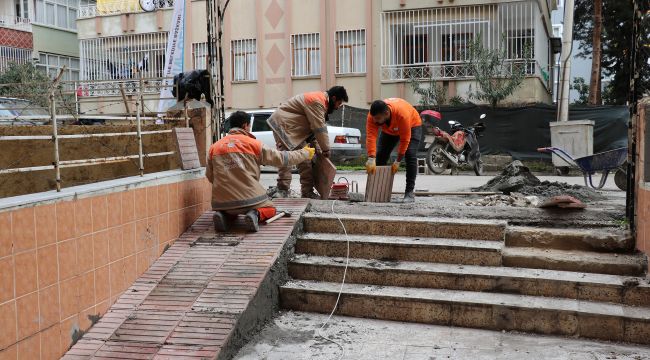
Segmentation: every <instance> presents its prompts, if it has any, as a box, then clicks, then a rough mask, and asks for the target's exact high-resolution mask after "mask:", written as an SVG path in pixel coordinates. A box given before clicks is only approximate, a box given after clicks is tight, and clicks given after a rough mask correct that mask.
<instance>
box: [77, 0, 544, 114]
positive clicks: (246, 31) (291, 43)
mask: <svg viewBox="0 0 650 360" xmlns="http://www.w3.org/2000/svg"><path fill="white" fill-rule="evenodd" d="M173 1H185V6H186V9H187V10H186V31H185V64H184V68H185V70H191V69H202V68H206V66H207V34H206V4H205V1H201V0H198V1H190V0H161V1H159V2H157V5H159V6H158V7H159V9H158V10H157V11H154V12H143V11H142V10H140V9H139V6H138V5H137V2H136V3H134V2H133V1H132V0H122V1H120V0H117V1H113V3H115V4H117V5H115V6H113V7H112V8H110V9H109V8H107V7H103V8H100V7H99V6H98V5H90V6H87V7H82V9H81V11H80V14H79V20H78V28H79V39H80V46H81V70H82V73H81V77H82V79H85V80H93V81H101V80H106V81H112V82H113V83H114V82H115V81H124V82H128V81H129V79H130V78H131V77H133V76H134V75H133V74H134V73H135V72H134V71H133V69H134V68H135V67H139V68H142V65H143V64H145V63H146V64H147V66H146V71H145V75H146V76H149V77H151V78H155V77H158V76H160V75H161V74H162V64H163V59H164V52H165V44H166V39H167V32H168V31H169V26H170V19H171V13H172V11H171V8H172V7H173ZM555 8H556V3H555V0H521V1H508V0H501V1H492V0H490V1H488V0H435V1H431V0H355V1H349V0H236V1H235V0H233V1H231V2H230V5H229V7H228V9H227V12H226V17H225V23H224V53H225V54H224V55H225V56H224V69H225V74H224V75H225V92H226V94H225V95H226V96H225V101H226V107H227V108H230V109H260V108H273V107H276V106H278V105H279V104H280V103H281V102H282V101H284V100H286V99H287V98H289V97H291V96H292V95H295V94H298V93H301V92H305V91H313V90H316V89H326V88H328V87H330V86H332V85H343V86H345V87H346V88H347V89H348V93H349V95H350V105H353V106H358V107H367V106H368V104H369V103H370V102H371V101H372V100H373V99H378V98H387V97H393V96H398V97H403V98H406V99H408V100H410V101H412V102H417V97H416V95H415V94H413V91H412V90H411V88H410V86H409V84H408V81H409V79H421V80H424V79H428V78H431V77H433V78H435V79H437V80H439V81H441V82H442V84H443V86H444V87H445V88H446V90H447V94H448V96H449V97H453V96H460V97H463V98H467V94H468V91H469V90H470V87H473V88H475V86H476V84H475V82H474V81H473V79H472V76H471V74H470V73H469V72H468V70H467V67H466V66H465V65H464V63H465V62H466V61H467V60H468V59H467V57H468V52H467V47H468V45H469V43H470V41H471V40H472V39H473V38H474V37H476V36H478V35H480V36H481V39H482V41H483V43H484V44H485V45H486V46H489V47H499V46H504V47H506V51H507V54H508V57H509V58H510V61H511V62H512V63H513V66H515V64H518V65H517V66H522V62H525V64H523V66H525V69H526V74H527V76H526V79H525V81H524V84H523V85H522V87H521V88H520V89H519V90H518V91H517V93H516V94H515V95H513V96H512V97H511V98H509V99H507V100H506V101H505V102H506V103H507V102H511V103H530V102H544V103H550V102H552V95H551V94H552V88H553V75H552V74H553V71H552V68H553V66H554V56H553V53H552V50H551V46H550V42H551V38H552V37H553V29H552V23H551V21H550V14H551V11H552V10H554V9H555ZM525 49H529V54H530V55H531V56H532V59H531V60H528V61H524V60H522V58H523V56H524V52H525ZM131 81H132V80H131ZM153 91H154V90H153V88H152V89H151V90H150V92H151V93H152V94H153ZM89 95H90V96H97V97H104V98H106V101H111V99H113V100H114V98H113V97H117V96H118V94H117V93H115V92H114V91H113V92H112V93H111V92H101V91H95V92H93V91H91V92H90V93H89ZM115 106H116V108H112V111H116V110H117V109H118V108H119V106H120V105H119V104H117V105H115ZM149 107H151V108H155V105H154V104H151V105H150V106H149Z"/></svg>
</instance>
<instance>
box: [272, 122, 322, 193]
mask: <svg viewBox="0 0 650 360" xmlns="http://www.w3.org/2000/svg"><path fill="white" fill-rule="evenodd" d="M273 137H274V138H275V144H276V147H277V149H278V150H279V151H291V150H295V149H288V148H287V147H286V146H285V145H284V143H282V141H281V140H280V138H279V137H278V136H277V135H276V134H275V133H273ZM305 145H306V143H302V144H300V146H299V147H298V148H302V147H304V146H305ZM298 172H299V173H300V195H302V196H306V195H309V194H311V192H312V191H313V190H314V177H313V174H312V170H311V160H306V161H304V162H301V163H300V164H298ZM290 189H291V168H290V167H288V166H287V167H281V168H279V169H278V190H287V191H289V190H290Z"/></svg>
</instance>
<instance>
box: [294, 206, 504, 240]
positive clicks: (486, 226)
mask: <svg viewBox="0 0 650 360" xmlns="http://www.w3.org/2000/svg"><path fill="white" fill-rule="evenodd" d="M303 219H304V227H305V232H314V233H336V234H338V233H340V234H342V233H343V228H342V227H341V224H340V223H339V219H340V221H341V222H343V224H344V225H345V228H346V230H347V232H348V234H364V235H381V236H409V237H428V238H443V239H482V240H498V241H503V238H504V235H505V229H506V222H505V221H491V220H476V219H447V218H419V217H400V216H375V217H372V218H369V217H368V216H367V215H352V214H343V215H339V218H337V217H336V216H335V215H334V214H321V213H319V214H310V213H308V214H305V216H304V217H303Z"/></svg>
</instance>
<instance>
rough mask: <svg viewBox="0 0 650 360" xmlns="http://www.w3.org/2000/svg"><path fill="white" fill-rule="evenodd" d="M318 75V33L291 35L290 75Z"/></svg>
mask: <svg viewBox="0 0 650 360" xmlns="http://www.w3.org/2000/svg"><path fill="white" fill-rule="evenodd" d="M318 75H320V34H319V33H313V34H297V35H291V76H294V77H303V76H318Z"/></svg>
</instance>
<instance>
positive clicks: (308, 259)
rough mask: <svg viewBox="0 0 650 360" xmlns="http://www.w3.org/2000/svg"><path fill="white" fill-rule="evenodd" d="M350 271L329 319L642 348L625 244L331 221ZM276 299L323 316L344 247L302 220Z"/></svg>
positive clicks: (633, 259) (323, 227) (499, 230)
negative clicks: (286, 278)
mask: <svg viewBox="0 0 650 360" xmlns="http://www.w3.org/2000/svg"><path fill="white" fill-rule="evenodd" d="M341 221H342V222H343V223H344V224H345V226H346V229H347V231H348V234H349V241H350V243H349V251H350V260H349V266H348V272H347V279H346V285H345V286H344V287H343V293H342V295H341V300H340V303H339V307H338V310H337V314H339V315H347V316H356V317H367V318H374V319H385V320H397V321H406V322H421V323H429V324H438V325H449V326H463V327H473V328H483V329H491V330H513V331H525V332H533V333H541V334H556V335H567V336H579V337H586V338H595V339H603V340H612V341H628V342H634V343H643V344H650V284H649V283H648V280H647V279H645V278H644V277H641V276H642V275H643V273H644V271H645V269H646V264H645V263H644V259H643V258H642V257H641V256H640V255H637V254H634V253H633V251H632V249H633V242H632V239H631V238H629V236H627V235H626V234H625V233H617V232H609V233H605V232H604V231H603V230H599V232H598V233H591V232H588V231H570V230H555V229H539V228H516V227H514V228H513V227H507V225H506V223H504V222H498V221H476V220H449V219H423V218H401V217H365V216H357V215H342V216H341ZM304 228H305V232H306V233H305V234H304V235H303V236H301V237H299V239H298V241H297V243H296V248H295V250H296V251H295V252H296V255H295V257H294V259H293V260H292V261H291V262H290V264H289V274H290V276H291V277H292V278H293V279H294V280H292V281H289V282H288V283H287V284H285V285H284V286H283V287H282V288H281V302H282V305H283V306H284V307H285V308H287V309H292V310H297V311H310V312H319V313H329V312H330V311H331V310H332V308H333V306H334V304H335V302H336V298H337V294H338V291H339V289H340V281H341V279H342V277H343V271H344V269H345V266H346V257H345V256H346V252H347V250H348V242H347V239H346V237H345V236H344V235H343V231H342V228H341V225H340V223H339V220H338V219H337V218H336V217H335V216H333V215H324V214H318V215H314V214H307V215H306V216H305V217H304Z"/></svg>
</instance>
